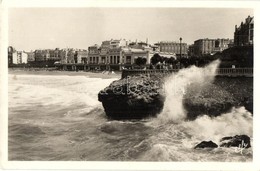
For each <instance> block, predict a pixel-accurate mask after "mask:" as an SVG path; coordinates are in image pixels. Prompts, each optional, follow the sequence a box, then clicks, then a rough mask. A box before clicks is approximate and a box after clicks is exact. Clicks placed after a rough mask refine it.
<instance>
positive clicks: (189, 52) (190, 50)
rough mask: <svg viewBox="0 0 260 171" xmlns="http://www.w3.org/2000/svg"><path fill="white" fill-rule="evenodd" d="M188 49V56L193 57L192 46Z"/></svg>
mask: <svg viewBox="0 0 260 171" xmlns="http://www.w3.org/2000/svg"><path fill="white" fill-rule="evenodd" d="M188 49H189V50H188V56H194V44H192V45H190V46H189V48H188Z"/></svg>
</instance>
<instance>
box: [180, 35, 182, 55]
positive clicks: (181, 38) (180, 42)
mask: <svg viewBox="0 0 260 171" xmlns="http://www.w3.org/2000/svg"><path fill="white" fill-rule="evenodd" d="M181 41H182V38H181V37H180V59H181V56H182V54H181Z"/></svg>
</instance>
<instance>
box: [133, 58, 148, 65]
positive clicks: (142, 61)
mask: <svg viewBox="0 0 260 171" xmlns="http://www.w3.org/2000/svg"><path fill="white" fill-rule="evenodd" d="M146 61H147V59H146V58H143V57H138V58H137V59H136V61H135V64H136V65H139V66H141V65H145V64H146Z"/></svg>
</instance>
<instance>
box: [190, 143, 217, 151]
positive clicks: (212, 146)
mask: <svg viewBox="0 0 260 171" xmlns="http://www.w3.org/2000/svg"><path fill="white" fill-rule="evenodd" d="M217 147H218V145H217V144H216V143H214V142H212V141H202V142H201V143H199V144H197V145H196V146H195V147H194V148H195V149H197V148H217Z"/></svg>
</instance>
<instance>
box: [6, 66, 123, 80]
mask: <svg viewBox="0 0 260 171" xmlns="http://www.w3.org/2000/svg"><path fill="white" fill-rule="evenodd" d="M10 74H13V75H49V76H57V75H64V76H87V77H89V78H102V79H111V78H118V79H120V78H121V72H115V73H113V74H112V73H102V72H91V71H78V72H76V71H59V70H48V69H38V68H35V69H33V70H32V69H26V68H16V69H13V68H8V75H10Z"/></svg>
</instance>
